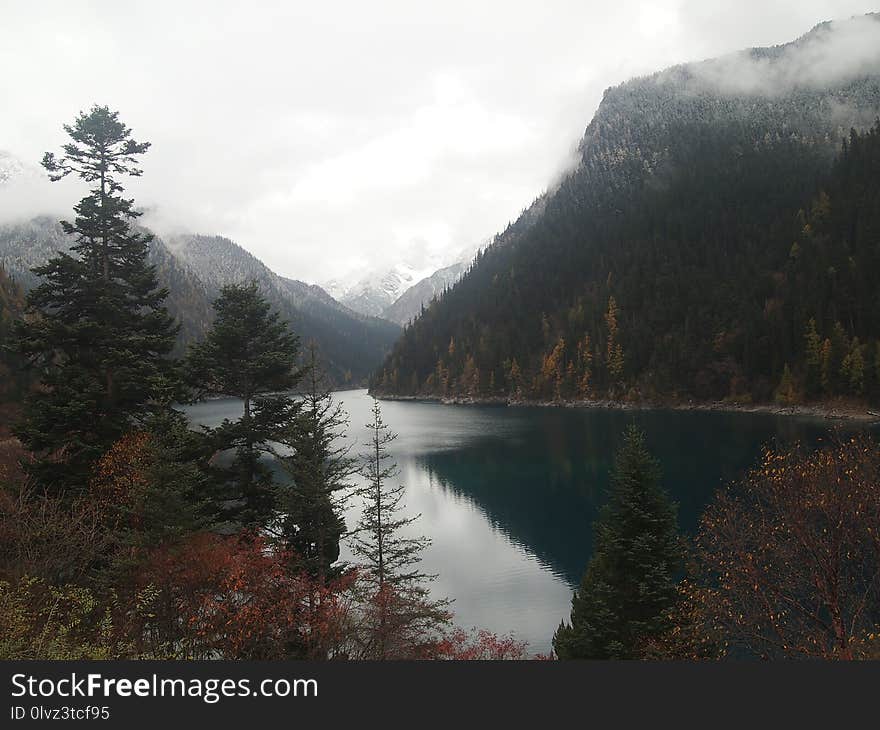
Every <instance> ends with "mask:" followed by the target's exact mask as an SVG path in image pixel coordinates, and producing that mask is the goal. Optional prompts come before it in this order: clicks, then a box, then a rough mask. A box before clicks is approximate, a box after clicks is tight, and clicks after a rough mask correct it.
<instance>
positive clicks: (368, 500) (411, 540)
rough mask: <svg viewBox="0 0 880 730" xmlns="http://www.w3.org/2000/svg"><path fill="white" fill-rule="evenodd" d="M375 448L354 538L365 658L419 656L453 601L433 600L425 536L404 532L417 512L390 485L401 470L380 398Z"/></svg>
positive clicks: (372, 440) (360, 493)
mask: <svg viewBox="0 0 880 730" xmlns="http://www.w3.org/2000/svg"><path fill="white" fill-rule="evenodd" d="M372 415H373V418H372V421H370V423H368V424H367V428H368V429H369V431H370V450H369V452H368V453H366V454H364V457H365V465H364V468H363V477H364V480H365V484H364V485H363V486H362V487H361V488H359V489H358V490H357V491H356V494H357V495H358V496H360V497H361V498H362V499H363V501H364V508H363V513H362V516H361V519H360V521H359V523H358V526H357V530H356V531H355V533H354V536H353V540H352V552H353V553H354V555H355V556H356V557H357V558H359V560H360V563H361V567H362V568H363V578H362V583H363V585H364V586H365V602H364V603H365V607H366V617H365V632H364V636H365V643H366V646H365V648H364V651H363V655H364V657H365V658H373V659H395V658H397V659H402V658H412V657H413V656H417V655H418V647H419V646H420V645H427V644H429V643H430V641H431V639H432V638H433V634H434V632H435V631H436V630H437V629H439V628H441V627H442V626H443V625H444V624H446V623H447V622H448V621H449V614H448V612H447V611H446V610H445V607H446V606H447V605H448V602H447V601H445V600H441V601H435V600H432V599H431V598H430V595H429V590H428V587H427V585H426V584H427V583H428V582H429V581H431V580H433V578H434V576H432V575H428V574H426V573H423V572H421V571H420V570H419V567H418V565H419V562H420V561H421V553H422V551H423V550H424V549H425V548H426V547H427V546H428V545H429V544H430V541H429V540H428V539H427V538H425V537H407V536H406V535H405V534H404V532H406V531H407V528H408V527H409V526H410V525H411V524H412V523H413V522H415V521H416V520H417V519H418V517H419V516H418V515H415V516H413V517H404V516H402V515H401V511H402V510H403V507H404V505H403V494H404V487H403V485H402V484H399V483H398V484H391V483H390V482H391V481H392V480H394V479H395V477H396V476H397V474H398V470H397V466H396V464H394V463H393V462H392V461H389V460H390V459H391V454H389V453H388V447H389V445H390V444H391V443H392V442H393V441H394V439H396V438H397V434H396V433H394V432H392V431H390V430H389V429H388V426H387V425H386V424H385V422H384V421H383V420H382V411H381V409H380V408H379V401H377V400H374V401H373V409H372Z"/></svg>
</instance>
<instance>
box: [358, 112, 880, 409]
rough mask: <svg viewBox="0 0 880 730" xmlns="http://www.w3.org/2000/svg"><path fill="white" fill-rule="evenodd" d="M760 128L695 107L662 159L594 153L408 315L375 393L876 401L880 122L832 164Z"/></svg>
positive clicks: (879, 375)
mask: <svg viewBox="0 0 880 730" xmlns="http://www.w3.org/2000/svg"><path fill="white" fill-rule="evenodd" d="M756 138H758V139H760V135H758V134H757V131H756V130H755V129H752V128H751V127H750V126H749V125H747V124H746V123H745V122H743V123H741V124H735V123H732V122H731V123H728V124H724V123H722V122H718V123H716V124H713V125H710V126H707V125H704V124H700V123H697V122H694V123H691V124H684V123H682V126H681V128H679V127H676V129H675V134H674V135H671V136H670V137H669V139H667V140H665V142H668V146H667V147H666V152H665V158H664V161H661V162H658V163H657V165H656V167H655V169H653V170H652V171H651V172H646V171H645V170H644V169H641V168H639V169H638V170H636V169H633V170H629V168H627V169H625V170H624V171H623V172H621V170H620V169H615V170H614V171H613V174H612V173H610V172H609V173H607V174H605V175H604V177H603V176H602V173H601V171H596V170H592V169H591V170H587V169H585V168H583V167H582V168H579V169H578V170H576V171H575V172H573V173H572V174H571V175H570V176H569V177H567V178H566V179H565V180H564V181H563V182H562V184H561V186H560V187H559V189H558V190H556V191H554V192H553V193H552V194H548V196H547V199H546V200H544V201H543V203H542V209H541V211H539V214H538V215H537V216H533V217H532V219H530V220H529V221H528V226H526V227H525V230H522V231H519V232H518V233H517V235H516V236H512V237H508V236H506V235H502V236H501V237H499V242H498V243H496V244H495V245H493V246H491V247H489V249H487V250H486V251H485V252H483V253H482V254H481V255H480V256H479V257H478V258H477V260H476V262H475V263H474V265H473V266H472V268H471V269H470V270H469V271H468V272H467V274H466V275H465V276H464V278H463V279H462V280H461V281H460V282H459V283H458V284H457V285H456V286H455V287H453V288H452V289H451V290H449V291H447V292H446V293H444V295H442V296H441V297H440V298H439V299H438V300H435V301H434V302H433V303H432V304H431V305H429V306H428V307H427V308H426V309H425V311H424V312H423V314H422V315H421V316H420V317H419V318H418V319H417V320H416V321H415V322H414V323H413V324H411V325H410V326H409V327H407V328H406V330H405V332H404V334H403V336H402V338H401V339H400V340H399V342H398V343H397V345H396V347H395V349H394V351H393V353H392V354H391V355H390V356H389V357H388V359H387V360H386V362H385V364H384V366H383V367H382V368H381V370H380V371H379V372H377V373H376V374H375V375H374V376H373V379H372V381H371V389H372V392H374V393H377V394H405V395H429V396H440V397H444V396H471V397H497V396H504V397H514V398H528V399H539V400H573V399H597V398H614V399H631V400H652V401H663V400H676V399H684V398H696V399H701V400H728V401H731V402H737V403H743V402H753V401H754V402H771V401H773V400H777V401H779V402H781V403H785V404H791V403H801V402H809V401H815V400H827V399H835V398H850V399H854V400H857V401H860V402H865V401H868V402H871V403H877V402H880V303H878V300H877V297H876V291H877V288H878V284H880V281H878V277H880V247H878V243H877V242H878V240H880V121H878V123H877V124H876V125H875V126H874V127H873V128H872V129H870V130H869V131H866V132H864V133H857V132H855V131H852V132H851V134H850V136H849V139H848V140H846V141H845V142H844V143H843V146H842V149H841V150H840V152H839V154H838V155H837V157H836V159H834V161H833V164H830V161H829V159H828V156H827V153H826V151H825V150H826V149H827V147H823V146H822V145H819V144H812V143H811V144H806V143H804V142H802V141H800V140H798V139H796V138H786V137H784V136H782V137H779V136H777V138H776V139H774V140H773V141H772V143H770V142H767V143H762V144H758V143H755V142H754V140H755V139H756ZM673 160H674V164H673V162H672V161H673ZM622 179H623V180H625V181H626V182H625V184H624V183H621V180H622ZM520 227H521V228H522V226H520Z"/></svg>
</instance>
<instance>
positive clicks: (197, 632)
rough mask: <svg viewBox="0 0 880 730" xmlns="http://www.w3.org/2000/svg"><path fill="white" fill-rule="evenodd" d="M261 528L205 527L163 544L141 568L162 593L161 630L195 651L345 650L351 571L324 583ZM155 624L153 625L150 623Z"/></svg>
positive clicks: (307, 653) (315, 654) (145, 581)
mask: <svg viewBox="0 0 880 730" xmlns="http://www.w3.org/2000/svg"><path fill="white" fill-rule="evenodd" d="M290 558H291V556H290V555H289V554H287V553H285V552H284V551H276V550H272V549H270V548H269V546H268V545H267V544H266V542H265V540H264V539H263V538H262V537H259V536H253V535H250V536H249V535H245V536H236V537H221V536H219V535H215V534H211V533H198V534H195V535H193V536H192V537H190V538H189V539H188V540H187V541H186V542H185V543H183V544H181V545H180V546H177V547H173V548H162V549H159V550H156V551H155V552H154V553H153V554H152V555H151V556H150V557H149V558H148V560H147V562H146V565H145V567H144V568H143V570H142V573H141V575H140V583H141V585H142V586H147V585H149V586H152V587H153V588H155V589H156V590H157V592H158V595H159V599H158V602H157V605H156V606H155V607H154V616H155V620H154V626H153V628H155V629H156V631H157V635H158V636H161V637H173V638H174V639H175V641H177V642H178V643H179V646H180V649H181V650H182V653H183V654H184V655H187V656H193V657H206V658H207V657H227V658H236V659H282V658H306V657H308V658H325V657H328V656H333V655H335V654H337V653H338V652H341V651H342V649H341V648H340V647H342V645H343V643H344V639H345V636H344V626H345V622H346V616H347V604H346V603H345V601H344V600H343V599H342V595H343V591H344V589H345V587H346V584H347V582H348V581H350V580H351V578H348V577H347V578H345V579H343V580H341V581H340V582H338V583H334V584H331V585H328V586H320V585H319V584H317V583H316V582H315V581H314V580H312V579H310V578H309V577H308V576H306V575H305V574H291V573H290V572H289V570H288V568H287V566H288V565H290V564H291V562H292V561H291V559H290ZM145 628H147V629H149V627H145Z"/></svg>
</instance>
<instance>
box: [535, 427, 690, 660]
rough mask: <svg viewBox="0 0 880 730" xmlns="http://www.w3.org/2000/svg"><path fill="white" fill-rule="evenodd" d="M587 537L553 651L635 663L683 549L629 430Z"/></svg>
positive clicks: (648, 460) (640, 445) (659, 624)
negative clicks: (583, 562) (585, 561)
mask: <svg viewBox="0 0 880 730" xmlns="http://www.w3.org/2000/svg"><path fill="white" fill-rule="evenodd" d="M594 534H595V549H594V553H593V557H592V559H591V560H590V563H589V565H588V566H587V570H586V572H585V574H584V577H583V580H582V581H581V585H580V587H579V588H578V590H577V591H575V594H574V597H573V598H572V602H571V603H572V608H571V624H566V623H564V622H563V623H562V624H560V626H559V628H558V629H557V631H556V634H555V635H554V637H553V649H554V651H555V652H556V655H557V656H558V657H559V658H560V659H628V658H636V657H638V656H639V654H640V651H641V644H642V642H643V641H644V640H645V639H648V638H651V637H655V636H657V635H659V634H660V632H662V631H663V629H664V628H665V621H666V618H665V613H666V611H667V610H668V609H669V608H670V607H671V606H672V605H673V603H674V601H675V598H676V574H677V573H678V572H679V571H680V569H681V566H682V560H683V545H682V542H681V539H680V537H679V535H678V531H677V525H676V507H675V505H674V504H673V503H672V502H671V501H670V499H669V497H668V495H667V494H666V492H665V491H664V490H663V489H662V488H661V486H660V470H659V465H658V463H657V462H656V460H655V459H653V458H652V457H651V455H650V454H649V453H648V450H647V449H646V447H645V436H644V434H643V433H642V432H641V431H639V430H638V429H637V428H636V427H635V426H630V427H629V429H628V430H627V431H626V433H625V435H624V442H623V446H622V447H621V448H620V450H619V451H618V452H617V456H616V459H615V464H614V471H613V472H612V475H611V496H610V499H609V502H608V504H607V505H606V507H605V508H604V510H603V511H602V514H601V516H600V517H599V520H598V521H597V523H596V526H595V530H594Z"/></svg>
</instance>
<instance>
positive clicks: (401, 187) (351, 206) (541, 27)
mask: <svg viewBox="0 0 880 730" xmlns="http://www.w3.org/2000/svg"><path fill="white" fill-rule="evenodd" d="M0 1H2V0H0ZM870 9H871V8H870V7H867V6H865V3H864V1H863V0H802V2H800V3H798V4H797V5H793V4H792V3H790V2H783V0H762V1H761V2H757V1H756V0H752V1H748V2H742V3H737V4H731V3H726V2H723V1H722V0H657V1H656V2H647V1H646V0H620V2H616V3H610V4H609V3H592V2H583V0H548V2H544V3H539V4H535V3H534V2H525V1H524V0H523V1H521V2H519V1H517V0H486V1H485V2H480V3H473V2H470V1H469V0H447V2H444V3H442V4H439V3H434V4H430V5H423V4H419V3H412V2H407V1H406V0H381V1H377V2H375V3H361V2H354V1H352V2H340V3H332V4H327V3H325V4H323V5H321V4H315V3H299V2H281V1H280V0H279V1H278V2H270V1H268V0H267V2H261V3H259V4H251V5H249V4H246V3H237V2H232V0H213V1H212V2H208V1H207V0H203V1H202V2H197V1H195V0H194V1H193V2H187V3H178V2H171V0H156V1H155V2H151V3H133V2H131V3H119V2H116V3H109V2H106V1H102V0H92V1H89V0H76V1H71V0H63V1H61V0H56V1H55V2H52V0H45V1H44V2H41V3H39V4H35V3H11V2H7V3H4V4H3V13H2V17H3V21H2V23H0V67H2V68H4V69H6V72H5V73H3V74H0V99H2V100H3V113H2V114H0V150H6V151H7V152H9V153H11V154H12V155H13V156H14V157H16V158H17V159H19V160H22V161H26V162H28V163H29V164H34V165H36V163H37V161H38V160H39V159H40V158H41V157H42V154H43V152H45V151H46V150H57V149H58V148H59V146H60V145H61V144H62V143H63V142H64V141H65V135H64V133H63V131H62V128H61V127H62V124H64V123H69V122H70V121H71V120H72V119H73V118H74V116H75V115H76V113H77V112H78V111H80V110H82V109H85V108H88V107H89V106H90V105H91V104H93V103H102V104H108V105H110V106H111V107H113V108H115V109H118V110H119V111H120V114H121V117H122V118H123V120H124V121H125V122H126V123H127V124H128V125H129V126H131V128H132V130H133V132H134V135H135V137H136V138H138V139H145V140H149V141H151V142H152V143H153V146H152V148H151V149H150V151H149V153H148V154H147V155H145V156H144V160H143V168H144V176H143V177H142V178H139V179H137V180H132V181H130V184H129V185H128V190H127V193H128V194H130V195H131V196H132V197H134V198H135V200H136V202H137V204H138V205H139V206H141V207H142V208H145V209H146V210H147V211H148V214H147V216H145V219H144V220H145V222H147V223H148V224H150V225H152V226H154V227H156V228H158V229H160V232H174V231H181V230H189V231H194V232H202V233H208V234H214V233H216V234H223V235H226V236H228V237H230V238H233V239H235V240H236V241H238V242H239V243H240V244H242V245H243V246H244V247H245V248H247V249H248V250H250V251H251V252H252V253H254V254H255V255H256V256H258V257H259V258H261V259H263V260H264V261H265V262H266V263H267V264H268V265H269V266H271V267H272V268H273V269H275V270H276V271H278V272H279V273H281V274H283V275H286V276H291V277H294V278H298V279H303V280H307V281H318V282H322V281H326V280H327V279H331V278H340V277H345V276H346V275H349V274H357V273H361V272H365V271H367V270H369V269H375V268H380V267H384V266H388V265H390V264H392V263H395V262H397V261H403V260H407V259H411V258H421V259H432V257H435V258H443V256H445V255H447V254H449V255H452V252H455V251H461V250H467V249H469V248H470V249H472V248H473V247H474V246H475V245H476V244H478V243H479V242H480V241H483V240H485V239H487V238H490V237H491V236H492V235H493V234H494V233H496V232H497V231H499V230H501V229H503V228H504V226H505V225H506V224H507V222H508V221H510V220H511V219H513V218H515V217H516V216H517V214H518V213H519V211H521V210H522V209H523V208H524V207H526V206H527V205H528V204H529V203H531V201H532V200H534V199H535V198H536V197H537V196H538V195H539V194H540V193H541V192H542V190H543V189H544V188H545V187H546V186H548V185H549V184H551V183H552V181H553V180H554V179H555V178H557V177H558V176H559V174H560V172H561V171H562V170H563V169H565V168H566V167H567V166H568V165H569V164H570V162H571V160H572V151H573V150H574V149H576V146H577V143H578V141H579V138H580V137H581V135H582V134H583V131H584V129H585V128H586V127H587V125H588V123H589V121H590V118H591V117H592V115H593V113H594V111H595V109H596V106H597V105H598V103H599V101H600V99H601V97H602V92H603V90H604V89H605V88H606V87H608V86H612V85H615V84H618V83H620V82H623V81H625V80H627V79H629V78H631V77H634V76H642V75H645V74H648V73H651V72H653V71H656V70H658V69H661V68H665V67H668V66H671V65H673V64H676V63H682V62H689V61H697V60H700V59H703V58H709V57H715V56H719V55H721V54H724V53H729V52H731V51H734V50H736V49H738V48H745V47H751V46H755V45H768V44H769V45H772V44H776V43H783V42H786V41H789V40H791V39H793V38H796V37H797V36H799V35H801V34H802V33H804V32H805V31H806V30H808V29H809V28H810V27H812V26H813V25H815V24H816V23H817V22H819V21H822V20H826V19H831V18H847V17H849V16H851V15H855V14H858V13H864V12H867V11H869V10H870ZM856 41H858V39H850V42H851V44H852V45H854V47H856V48H859V49H863V50H864V46H863V45H861V44H856ZM864 52H865V54H867V53H868V50H864ZM95 69H100V73H97V72H95ZM760 76H761V74H758V77H759V79H758V80H757V81H756V82H755V83H761V82H760ZM78 197H79V191H78V190H77V188H76V186H75V185H74V184H73V183H72V182H70V181H67V180H65V181H63V182H61V183H56V184H49V183H46V182H44V181H30V182H26V183H22V184H21V185H10V184H7V185H4V186H2V187H0V220H8V219H9V218H10V217H24V216H27V215H31V214H34V213H39V212H45V213H50V214H52V215H61V214H66V215H68V216H69V215H70V208H71V206H72V205H73V203H74V202H75V201H76V199H77V198H78ZM412 263H417V262H412Z"/></svg>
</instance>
